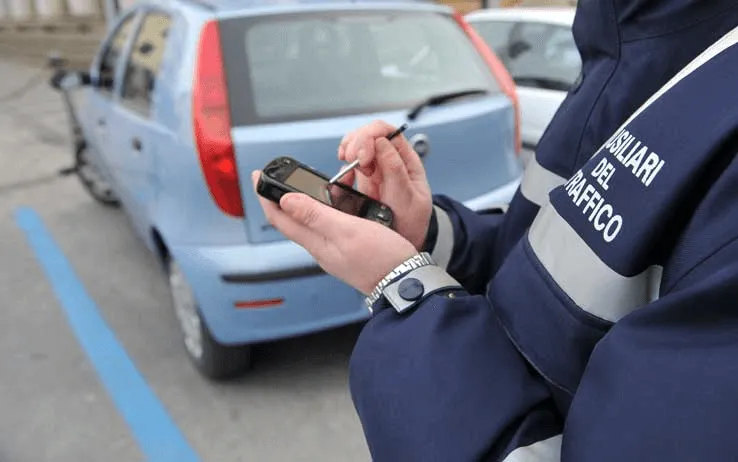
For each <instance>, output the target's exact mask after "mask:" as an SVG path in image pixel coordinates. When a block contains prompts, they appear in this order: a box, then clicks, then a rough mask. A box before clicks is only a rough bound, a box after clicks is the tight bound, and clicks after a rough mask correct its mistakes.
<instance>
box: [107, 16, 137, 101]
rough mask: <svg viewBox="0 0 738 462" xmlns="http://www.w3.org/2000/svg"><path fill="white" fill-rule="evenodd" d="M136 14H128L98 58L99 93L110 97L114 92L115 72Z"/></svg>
mask: <svg viewBox="0 0 738 462" xmlns="http://www.w3.org/2000/svg"><path fill="white" fill-rule="evenodd" d="M134 19H136V14H129V15H128V17H127V18H125V19H124V20H123V21H122V22H121V23H120V24H119V25H118V28H117V29H116V30H115V31H114V32H113V34H112V35H111V36H110V40H109V41H108V42H107V43H106V45H105V49H104V51H103V54H102V57H101V58H100V67H99V70H98V72H99V82H98V88H99V90H100V92H101V93H103V94H108V95H111V94H112V93H113V91H115V83H116V82H115V71H116V68H117V67H116V66H117V65H118V62H119V61H120V59H121V57H122V56H123V53H124V52H125V47H126V44H127V43H128V38H129V37H130V36H131V32H132V30H133V26H134Z"/></svg>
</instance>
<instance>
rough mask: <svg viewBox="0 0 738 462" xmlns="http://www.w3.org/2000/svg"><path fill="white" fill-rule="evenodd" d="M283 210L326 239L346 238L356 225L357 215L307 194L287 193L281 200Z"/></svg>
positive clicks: (294, 219)
mask: <svg viewBox="0 0 738 462" xmlns="http://www.w3.org/2000/svg"><path fill="white" fill-rule="evenodd" d="M279 206H280V207H281V208H282V211H283V212H284V213H285V214H286V215H287V216H289V217H290V218H291V219H292V220H293V221H295V222H297V223H299V224H300V225H301V226H304V227H305V228H307V229H309V230H311V231H312V232H313V233H314V234H315V235H318V236H320V237H321V238H323V239H326V240H332V239H336V238H345V237H346V235H347V233H348V234H353V233H352V232H351V230H352V228H353V227H355V226H356V224H357V223H356V220H359V219H358V218H356V217H353V216H351V215H349V214H346V213H343V212H340V211H338V210H336V209H334V208H332V207H330V206H328V205H326V204H323V203H322V202H319V201H317V200H315V199H313V198H311V197H309V196H307V195H306V194H299V193H297V194H296V193H287V194H285V195H284V196H282V199H281V200H280V201H279Z"/></svg>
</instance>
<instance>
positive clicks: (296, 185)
mask: <svg viewBox="0 0 738 462" xmlns="http://www.w3.org/2000/svg"><path fill="white" fill-rule="evenodd" d="M256 191H257V192H258V193H259V195H261V196H262V197H264V198H266V199H269V200H271V201H273V202H276V203H279V201H280V199H281V198H282V196H283V195H285V194H286V193H288V192H301V193H304V194H307V195H308V196H311V197H313V198H314V199H317V200H319V201H320V202H323V203H324V204H327V205H329V206H331V207H333V208H335V209H338V210H340V211H342V212H344V213H347V214H349V215H353V216H357V217H361V218H365V219H367V220H371V221H376V222H377V223H380V224H382V225H384V226H387V227H388V228H392V225H393V213H392V209H390V207H389V206H387V205H386V204H383V203H381V202H379V201H377V200H375V199H372V198H371V197H369V196H367V195H365V194H362V193H360V192H359V191H356V190H355V189H353V188H351V187H350V186H348V185H346V184H343V183H333V184H331V183H330V180H329V179H328V177H326V176H325V175H323V174H322V173H320V172H318V171H316V170H314V169H312V168H310V167H309V166H307V165H305V164H303V163H301V162H299V161H297V160H295V159H292V158H290V157H278V158H276V159H274V160H273V161H271V162H269V164H267V166H266V167H264V170H263V171H262V173H261V176H260V178H259V182H258V184H257V187H256Z"/></svg>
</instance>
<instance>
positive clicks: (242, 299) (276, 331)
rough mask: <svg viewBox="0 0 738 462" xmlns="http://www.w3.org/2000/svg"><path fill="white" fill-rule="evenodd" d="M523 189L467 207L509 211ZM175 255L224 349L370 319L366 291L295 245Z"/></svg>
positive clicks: (510, 188) (176, 251) (185, 249)
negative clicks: (332, 273)
mask: <svg viewBox="0 0 738 462" xmlns="http://www.w3.org/2000/svg"><path fill="white" fill-rule="evenodd" d="M517 187H518V182H517V181H515V182H511V183H509V184H507V185H504V186H503V187H501V188H497V189H495V190H494V191H492V192H490V193H487V194H484V195H482V196H479V197H477V198H475V199H473V200H471V201H467V202H466V205H467V206H468V207H470V208H472V209H475V210H481V209H488V208H495V207H504V206H505V205H506V204H507V203H508V202H509V201H510V199H511V198H512V196H513V194H514V193H515V190H516V189H517ZM169 250H170V252H171V253H172V255H173V256H174V258H175V259H176V261H177V262H178V263H179V265H180V267H181V268H182V270H183V271H184V273H185V275H186V277H187V280H188V282H189V283H190V284H191V286H192V288H193V290H194V292H195V296H196V297H197V300H198V301H199V303H200V309H201V312H202V316H203V318H204V320H205V322H206V324H207V325H208V327H209V328H210V330H211V332H212V333H213V336H214V337H215V338H216V339H217V340H218V341H219V342H220V343H223V344H242V343H255V342H262V341H269V340H274V339H278V338H285V337H290V336H295V335H301V334H307V333H310V332H316V331H320V330H325V329H330V328H333V327H338V326H342V325H347V324H352V323H355V322H360V321H362V320H365V319H367V318H368V317H369V311H368V310H367V308H366V306H365V305H364V302H363V296H362V295H361V294H360V293H359V292H357V291H356V290H354V289H353V288H351V287H349V286H348V285H346V284H344V283H343V282H341V281H339V280H338V279H336V278H334V277H332V276H330V275H327V274H325V273H324V272H323V271H322V270H321V269H320V268H319V267H318V266H317V265H316V263H315V260H314V259H313V258H312V256H310V254H309V253H307V251H305V250H304V249H303V248H302V247H300V246H298V245H296V244H294V243H292V242H289V241H281V242H274V243H268V244H261V245H242V246H222V247H203V246H171V247H170V249H169Z"/></svg>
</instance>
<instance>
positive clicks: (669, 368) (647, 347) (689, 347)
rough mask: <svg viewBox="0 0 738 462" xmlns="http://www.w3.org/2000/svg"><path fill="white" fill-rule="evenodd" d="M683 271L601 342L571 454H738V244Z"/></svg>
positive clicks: (618, 457) (580, 395)
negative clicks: (737, 428)
mask: <svg viewBox="0 0 738 462" xmlns="http://www.w3.org/2000/svg"><path fill="white" fill-rule="evenodd" d="M690 251H691V252H695V248H694V247H692V248H691V250H690ZM682 274H686V275H685V276H676V277H669V278H668V279H670V280H671V281H669V282H668V284H667V287H666V289H667V292H666V293H665V294H662V297H661V298H660V299H659V300H657V301H655V302H653V303H651V304H650V305H648V306H645V307H643V308H640V309H639V310H637V311H635V312H633V313H632V314H630V315H628V316H627V317H625V318H623V319H621V320H620V321H619V322H618V323H617V324H616V325H615V326H614V327H613V328H612V329H611V330H610V332H609V334H608V335H607V336H605V337H604V338H603V339H602V340H601V341H600V342H599V343H598V345H597V348H595V350H594V352H593V354H592V356H591V357H590V360H589V364H588V366H587V370H586V372H585V374H584V376H583V377H582V380H581V382H580V385H579V388H578V389H577V393H576V396H575V399H574V402H573V404H572V407H571V410H570V412H569V415H568V419H567V424H566V432H565V434H564V437H563V441H564V444H563V452H562V454H563V459H562V460H563V462H583V461H590V460H597V461H599V462H615V461H618V462H620V461H626V460H628V461H631V460H632V461H635V460H644V461H645V460H649V461H651V460H653V461H655V460H659V461H661V460H663V461H671V462H686V461H696V460H704V461H708V460H735V458H736V454H738V439H737V438H736V437H735V434H734V431H733V429H734V428H736V426H738V400H736V390H738V361H737V360H736V358H738V309H737V308H738V243H736V241H734V242H733V243H732V244H730V245H728V246H726V247H724V248H723V250H722V251H721V252H720V255H715V256H713V257H710V258H709V259H708V260H706V261H704V262H703V263H701V264H700V265H699V266H698V267H697V268H693V269H689V270H686V271H683V272H682ZM675 279H678V282H674V280H675ZM664 281H665V282H666V281H667V278H665V280H664Z"/></svg>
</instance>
